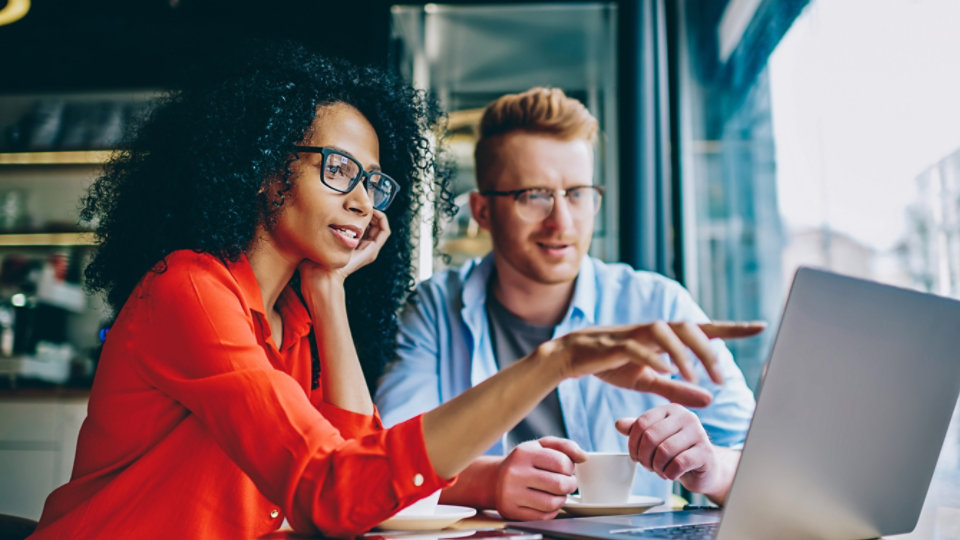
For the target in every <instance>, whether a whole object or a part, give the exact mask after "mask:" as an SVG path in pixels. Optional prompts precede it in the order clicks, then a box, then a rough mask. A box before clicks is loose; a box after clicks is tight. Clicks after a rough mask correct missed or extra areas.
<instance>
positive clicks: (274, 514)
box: [270, 508, 280, 519]
mask: <svg viewBox="0 0 960 540" xmlns="http://www.w3.org/2000/svg"><path fill="white" fill-rule="evenodd" d="M279 515H280V511H279V510H277V509H276V508H274V509H273V510H271V511H270V519H277V516H279Z"/></svg>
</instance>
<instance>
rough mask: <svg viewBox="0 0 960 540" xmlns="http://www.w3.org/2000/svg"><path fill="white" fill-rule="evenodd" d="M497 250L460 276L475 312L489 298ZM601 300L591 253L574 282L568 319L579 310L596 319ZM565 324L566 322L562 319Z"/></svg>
mask: <svg viewBox="0 0 960 540" xmlns="http://www.w3.org/2000/svg"><path fill="white" fill-rule="evenodd" d="M494 268H495V265H494V263H493V252H490V253H488V254H487V255H486V256H485V257H483V258H482V259H473V260H471V261H470V262H469V263H467V264H465V265H464V266H463V267H462V268H461V269H460V280H461V282H462V283H463V293H462V294H463V309H464V310H465V311H467V312H471V311H473V310H474V309H476V308H477V307H478V306H479V307H482V306H483V304H484V302H485V301H486V299H487V284H488V283H489V281H490V275H491V274H492V273H493V270H494ZM596 304H597V280H596V269H595V268H594V261H593V258H592V257H590V256H589V255H586V256H584V257H583V260H582V261H580V270H579V271H578V272H577V281H576V283H575V284H574V289H573V300H572V301H571V302H570V308H569V309H568V310H567V314H566V317H564V321H568V320H570V318H571V317H572V316H573V315H575V314H579V315H580V316H581V317H583V319H584V321H585V322H586V323H587V324H593V323H594V319H595V317H594V315H595V313H594V312H595V311H596V307H595V306H596ZM561 324H563V323H561Z"/></svg>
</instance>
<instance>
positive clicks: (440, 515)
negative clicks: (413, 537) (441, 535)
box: [377, 504, 477, 531]
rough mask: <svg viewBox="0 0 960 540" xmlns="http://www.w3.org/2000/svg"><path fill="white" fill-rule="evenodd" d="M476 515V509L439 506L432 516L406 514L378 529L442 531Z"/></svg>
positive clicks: (394, 518)
mask: <svg viewBox="0 0 960 540" xmlns="http://www.w3.org/2000/svg"><path fill="white" fill-rule="evenodd" d="M476 513H477V510H476V509H475V508H468V507H466V506H451V505H446V504H438V505H437V509H436V510H434V512H433V513H432V514H427V515H423V514H421V515H416V514H404V515H397V516H393V517H392V518H390V519H387V520H385V521H384V522H382V523H380V524H379V525H377V528H378V529H392V530H395V531H426V530H431V529H442V528H444V527H446V526H448V525H453V524H454V523H456V522H458V521H460V520H461V519H464V518H468V517H471V516H473V515H474V514H476Z"/></svg>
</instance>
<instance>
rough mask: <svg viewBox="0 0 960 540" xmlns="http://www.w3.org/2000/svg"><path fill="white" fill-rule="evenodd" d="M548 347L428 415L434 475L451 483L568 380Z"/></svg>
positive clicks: (426, 425)
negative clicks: (447, 479) (564, 378)
mask: <svg viewBox="0 0 960 540" xmlns="http://www.w3.org/2000/svg"><path fill="white" fill-rule="evenodd" d="M550 360H551V355H550V354H549V353H547V352H546V351H545V350H544V348H543V347H541V348H538V349H537V351H535V352H534V353H533V354H531V355H530V356H528V357H526V358H524V359H522V360H520V361H518V362H516V363H514V364H512V365H511V366H509V367H507V368H506V369H503V370H501V371H500V372H498V373H497V374H496V375H494V376H492V377H490V378H489V379H487V380H485V381H484V382H482V383H480V384H479V385H477V386H475V387H473V388H471V389H469V390H467V391H466V392H464V393H462V394H460V395H459V396H457V397H456V398H454V399H452V400H450V401H448V402H446V403H444V404H443V405H440V406H439V407H437V408H436V409H434V410H432V411H429V412H427V413H425V414H424V415H423V438H424V441H425V444H426V448H427V455H428V456H429V457H430V462H431V463H432V464H433V468H434V470H435V471H436V472H437V474H439V475H440V476H443V477H445V478H449V477H451V476H454V475H456V474H459V473H460V471H462V470H463V469H465V468H466V467H467V466H468V465H469V464H470V462H471V461H472V460H473V459H474V458H476V457H477V456H479V455H480V454H482V453H483V452H484V451H486V450H487V449H488V448H490V446H492V445H493V444H494V443H495V442H496V441H497V440H498V439H499V438H500V437H501V435H502V434H503V433H505V432H506V431H508V430H510V429H511V428H513V427H514V426H515V425H517V424H518V423H519V422H520V420H522V419H523V418H524V417H525V416H526V415H527V414H528V413H529V412H530V411H531V410H532V409H533V408H534V407H535V406H536V405H537V403H540V401H541V400H542V399H543V398H544V397H546V395H547V394H549V393H550V391H552V390H553V389H554V388H555V387H556V386H557V385H558V384H559V383H560V381H561V380H563V374H562V367H561V366H558V365H556V364H555V362H551V361H550Z"/></svg>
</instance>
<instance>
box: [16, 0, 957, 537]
mask: <svg viewBox="0 0 960 540" xmlns="http://www.w3.org/2000/svg"><path fill="white" fill-rule="evenodd" d="M24 5H26V9H25V10H24ZM957 27H960V2H956V1H955V0H624V1H613V2H557V1H554V2H525V3H517V2H483V3H478V2H470V3H466V2H447V3H442V4H424V3H407V4H396V3H394V2H388V1H383V0H358V1H352V2H327V1H319V0H279V1H275V2H271V3H269V4H267V3H254V2H249V1H233V2H226V1H222V0H140V1H137V2H122V1H119V0H100V1H90V2H66V1H64V0H48V1H39V0H34V1H32V2H29V1H26V0H7V1H6V3H5V4H4V3H3V0H0V51H3V53H4V54H3V62H2V64H0V383H2V386H3V387H4V388H8V389H9V390H5V392H6V394H3V395H2V396H0V397H2V399H0V408H2V409H8V410H9V411H11V412H10V413H3V414H0V418H6V419H13V420H0V512H6V513H14V514H20V515H28V516H33V517H36V516H37V515H39V509H40V506H41V505H42V501H43V497H45V495H46V493H48V492H49V491H50V489H52V487H53V486H55V485H58V484H59V483H60V482H62V481H63V480H64V479H65V478H66V477H67V476H68V475H69V470H70V469H69V468H70V463H72V450H73V448H72V445H73V444H74V443H75V437H76V433H75V431H76V429H78V428H79V422H80V421H82V418H83V415H84V406H85V390H84V388H86V387H88V386H89V383H90V380H91V377H92V374H93V373H94V369H95V365H96V355H97V351H98V348H99V344H100V341H101V339H102V337H103V331H104V329H105V327H106V326H107V325H108V324H109V316H110V314H109V313H107V312H106V310H105V309H104V307H103V304H102V302H101V301H100V300H99V299H97V298H93V297H88V296H87V295H85V294H84V293H83V290H82V283H81V282H80V281H81V279H80V275H81V269H82V266H83V264H84V261H85V260H86V259H87V258H88V257H89V252H90V249H91V243H92V237H91V236H90V235H89V233H87V232H86V231H87V230H89V228H90V227H91V224H79V223H78V222H77V207H78V199H79V197H80V195H81V194H82V193H83V190H84V189H85V187H86V186H87V185H88V184H89V182H90V181H91V180H92V179H93V178H94V177H95V176H96V174H97V171H98V166H99V165H100V164H101V163H102V162H103V161H104V160H105V159H106V157H107V156H108V154H109V151H110V150H111V149H114V148H116V147H117V146H118V145H119V144H120V142H121V141H122V137H123V134H124V133H125V130H126V129H127V128H128V127H129V126H130V125H133V124H134V123H136V121H137V119H138V118H140V117H141V116H142V115H143V114H144V113H145V112H146V111H148V110H149V107H150V103H151V101H152V100H153V99H154V98H156V97H157V96H159V95H162V93H163V92H164V90H165V89H166V88H169V87H171V86H175V85H176V84H177V82H178V81H179V80H182V79H181V78H182V77H184V76H187V75H186V74H188V73H189V71H188V70H187V69H185V67H184V66H185V65H187V64H189V63H190V62H191V60H192V59H194V58H198V57H202V58H213V59H215V58H217V57H218V55H228V54H230V51H231V48H232V47H234V46H236V44H238V43H240V42H243V41H244V40H247V39H250V38H252V37H261V38H267V39H293V40H297V41H300V42H303V43H305V44H307V45H309V46H311V47H314V48H316V49H317V50H320V51H323V52H325V53H328V54H331V55H337V56H343V57H346V58H348V59H350V60H353V61H356V62H359V63H367V64H375V65H379V66H381V67H385V68H387V69H390V70H393V71H395V72H397V73H399V74H401V75H402V76H403V77H405V78H407V79H408V80H409V81H410V82H411V83H413V84H414V85H416V86H418V87H421V88H424V89H427V90H430V91H431V92H433V93H435V94H436V95H437V96H438V97H439V98H440V99H441V101H442V103H443V104H444V106H445V108H446V109H447V110H448V111H449V113H450V118H449V133H447V136H446V144H447V147H448V149H449V150H450V151H451V154H452V156H453V157H454V158H455V160H456V162H457V164H458V173H457V176H456V178H455V185H456V190H457V192H458V193H459V194H461V197H460V198H459V201H460V203H461V212H460V213H459V214H458V215H457V216H456V217H455V218H454V219H453V220H451V221H449V222H444V223H440V224H439V226H440V228H441V230H442V231H443V237H442V239H441V242H440V245H439V248H438V249H436V250H435V249H434V248H433V246H432V245H431V244H430V243H429V242H424V243H423V245H422V246H421V249H420V253H419V256H418V258H417V260H418V267H419V272H420V274H421V276H423V277H425V276H428V275H429V274H430V273H431V272H432V271H435V270H437V269H439V268H440V267H442V266H444V265H446V264H458V263H460V262H462V261H464V260H466V259H468V258H470V257H474V256H479V255H482V254H484V253H486V251H487V249H488V248H489V243H488V239H487V238H485V237H484V236H483V234H481V233H480V231H479V230H478V228H477V226H476V224H475V223H473V222H472V220H471V219H470V216H469V210H468V209H467V207H466V202H465V201H466V193H468V192H469V191H470V190H471V189H472V188H473V185H474V177H473V163H472V153H473V145H474V140H475V136H474V128H475V125H476V122H477V121H478V119H479V113H480V111H481V110H482V108H483V107H484V106H485V105H486V104H487V103H488V102H489V101H491V100H492V99H494V98H496V97H498V96H500V95H502V94H503V93H507V92H516V91H522V90H525V89H527V88H529V87H531V86H536V85H545V86H556V87H560V88H563V89H564V90H565V91H566V92H567V93H568V94H569V95H572V96H575V97H577V98H578V99H580V100H582V101H583V102H584V103H585V104H586V105H587V107H588V108H589V109H590V110H591V111H592V112H593V113H594V115H595V116H596V117H597V118H598V119H599V120H600V127H601V136H600V140H599V142H598V147H597V160H596V181H597V183H598V184H600V185H603V186H605V187H606V189H607V194H608V195H607V196H606V197H605V200H604V205H603V208H602V210H601V212H600V214H599V215H598V216H597V224H596V225H597V227H596V236H595V238H594V241H593V244H592V253H593V254H594V255H596V256H598V257H600V258H602V259H605V260H610V261H623V262H627V263H630V264H632V265H634V266H635V267H637V268H643V269H649V270H655V271H658V272H661V273H664V274H666V275H668V276H671V277H673V278H675V279H677V280H679V281H680V282H682V283H683V284H684V285H686V286H687V288H689V289H690V291H691V292H692V293H693V295H694V297H695V298H696V299H697V300H698V301H699V302H700V304H701V305H702V306H703V307H704V309H705V310H706V312H707V313H708V315H710V316H711V317H713V318H716V319H760V320H765V321H768V322H770V323H771V325H775V324H776V323H777V319H778V316H779V312H780V309H781V307H782V304H783V301H784V299H785V297H786V294H787V287H788V286H789V283H790V281H791V279H792V276H793V272H794V271H795V269H796V268H797V266H798V265H801V264H806V265H814V266H819V267H825V268H829V269H833V270H836V271H839V272H843V273H847V274H852V275H855V276H861V277H867V278H871V279H876V280H880V281H884V282H888V283H893V284H896V285H900V286H904V287H909V288H916V289H920V290H924V291H930V292H935V293H938V294H943V295H950V296H958V295H960V217H958V210H960V127H958V126H960V99H957V96H960V75H958V73H960V71H958V69H957V64H958V62H957V59H956V54H957V53H956V51H958V50H960V32H957V31H956V28H957ZM423 217H424V224H423V229H422V230H423V231H425V232H427V234H429V232H428V231H430V230H432V228H433V223H432V220H433V216H432V214H430V213H429V212H428V213H426V214H425V215H424V216H423ZM774 335H775V333H774V332H772V331H771V332H767V333H765V334H764V335H763V336H761V337H759V338H756V339H752V340H747V341H743V342H734V343H731V348H733V352H734V355H735V357H736V358H737V361H738V363H739V364H740V366H741V368H742V369H743V371H744V373H745V374H746V376H747V380H748V382H749V384H750V385H751V387H752V388H756V386H757V383H758V381H759V379H760V375H761V372H762V369H763V363H764V361H765V360H766V357H765V355H766V354H767V351H768V350H769V347H770V344H771V341H772V339H773V338H774ZM8 381H9V382H8ZM38 418H41V419H42V421H40V420H37V419H38ZM21 419H22V421H21ZM954 423H955V424H956V420H955V422H954ZM71 437H72V439H71ZM958 446H960V435H958V433H957V431H956V430H954V431H952V432H951V434H950V435H949V436H948V441H947V444H946V446H945V447H944V452H943V453H942V455H941V464H940V466H939V468H938V473H937V475H938V476H937V478H938V482H935V483H934V486H933V487H932V488H931V493H932V494H934V495H935V497H934V499H935V501H940V502H937V503H936V504H935V505H934V506H931V504H929V503H930V500H931V498H930V497H928V506H929V507H930V508H929V509H927V508H925V510H924V512H925V514H924V515H925V521H924V522H923V523H924V524H925V525H924V527H926V528H925V529H923V528H922V529H920V530H918V533H917V534H918V536H916V537H917V538H960V465H958V461H960V450H958ZM38 456H39V457H38ZM24 471H28V473H25V472H24ZM38 471H39V472H38ZM25 474H29V475H30V478H31V480H30V482H29V484H30V486H28V487H25V486H21V485H20V483H22V480H23V478H24V475H25ZM38 478H39V479H40V480H39V481H38V480H37V479H38ZM38 484H42V485H40V486H39V487H37V486H38ZM31 486H32V487H31ZM30 490H32V491H30Z"/></svg>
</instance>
